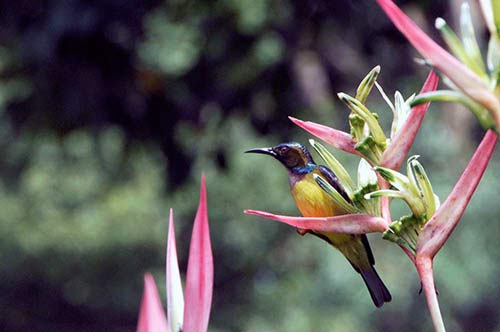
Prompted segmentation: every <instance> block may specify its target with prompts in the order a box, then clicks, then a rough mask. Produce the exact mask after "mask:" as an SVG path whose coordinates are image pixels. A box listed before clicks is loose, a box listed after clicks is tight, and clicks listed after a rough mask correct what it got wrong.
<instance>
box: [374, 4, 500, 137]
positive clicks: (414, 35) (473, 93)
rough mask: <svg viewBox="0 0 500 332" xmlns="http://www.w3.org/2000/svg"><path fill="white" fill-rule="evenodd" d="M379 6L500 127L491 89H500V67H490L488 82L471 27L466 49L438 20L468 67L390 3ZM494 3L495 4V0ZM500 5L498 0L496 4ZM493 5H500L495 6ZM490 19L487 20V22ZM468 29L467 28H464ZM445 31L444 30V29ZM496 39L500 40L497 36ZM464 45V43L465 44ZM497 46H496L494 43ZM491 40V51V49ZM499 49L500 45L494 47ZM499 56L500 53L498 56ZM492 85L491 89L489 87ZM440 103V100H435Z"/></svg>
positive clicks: (499, 113)
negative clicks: (499, 77)
mask: <svg viewBox="0 0 500 332" xmlns="http://www.w3.org/2000/svg"><path fill="white" fill-rule="evenodd" d="M377 2H378V3H379V5H380V7H382V9H383V10H384V11H385V13H386V14H387V16H389V18H390V19H391V21H392V22H393V23H394V25H395V26H396V28H398V30H399V31H401V33H403V35H404V36H405V37H406V38H407V39H408V41H409V42H410V43H411V44H412V45H413V46H414V47H415V48H416V49H417V51H418V52H419V53H420V54H422V55H423V56H424V57H425V59H426V60H427V61H428V62H429V63H430V64H431V65H432V66H434V67H436V68H437V69H439V70H440V71H441V72H442V73H443V74H444V75H446V77H447V78H449V79H450V80H451V82H452V83H453V86H454V87H456V88H457V89H459V90H460V91H461V92H463V93H464V94H465V95H466V96H467V97H468V98H470V99H472V100H473V101H475V102H476V103H478V104H480V105H482V106H483V107H484V108H485V109H486V110H487V111H488V112H489V114H490V116H491V117H492V118H493V119H494V122H495V124H496V127H497V128H500V100H499V98H498V97H497V96H495V93H494V92H492V89H493V90H494V89H496V88H497V87H498V83H499V82H498V75H497V73H498V67H496V66H495V68H490V71H491V79H490V81H489V82H488V80H487V75H486V73H484V75H483V72H482V68H483V67H484V66H482V65H481V63H479V62H478V61H479V60H478V59H479V58H480V57H478V56H477V54H475V53H477V51H476V50H475V47H474V46H473V47H471V46H470V45H471V43H473V41H472V37H473V35H471V33H470V30H471V29H470V28H468V29H467V31H465V33H464V35H465V36H464V37H465V39H466V40H467V45H466V46H467V47H463V46H462V44H461V43H460V42H459V41H458V39H457V38H456V36H454V34H452V33H451V32H450V30H449V29H448V28H447V27H446V25H445V23H443V22H444V21H443V20H442V19H441V20H438V24H437V25H438V27H440V28H441V29H444V32H443V35H444V39H445V40H446V41H448V44H449V46H450V48H451V49H452V51H454V53H455V54H456V55H457V56H459V57H460V58H461V59H462V61H464V62H465V63H466V64H469V65H470V66H471V67H472V68H469V67H468V66H467V65H466V64H464V63H462V62H461V61H460V60H458V59H457V58H456V57H454V56H453V55H451V54H450V53H448V52H447V51H445V50H444V49H443V48H442V47H441V46H439V45H438V44H437V43H435V42H434V41H433V40H432V39H431V38H430V37H429V36H427V35H426V34H425V33H424V32H423V31H422V30H421V29H420V28H419V27H418V26H417V25H416V24H415V23H414V22H413V21H412V20H411V19H410V18H409V17H408V16H406V15H405V14H404V13H403V12H402V11H401V10H400V9H399V8H398V7H397V6H396V5H395V4H394V3H393V2H392V1H391V0H377ZM493 2H495V1H493ZM496 2H498V1H496ZM494 6H497V5H496V4H495V5H494ZM467 10H468V7H464V8H463V11H467ZM462 17H463V19H462V22H464V24H465V25H467V24H468V23H467V15H466V14H464V15H462ZM488 20H489V19H488V18H487V21H488ZM463 30H465V28H464V29H463ZM442 31H443V30H442ZM493 40H498V36H497V34H495V37H493ZM464 44H465V43H464ZM494 44H495V43H494ZM491 47H492V46H491V40H490V49H491ZM494 47H496V50H498V43H496V44H495V46H494ZM496 56H497V57H498V54H497V55H496ZM490 85H492V86H490ZM434 100H436V101H437V100H439V99H437V98H436V99H434Z"/></svg>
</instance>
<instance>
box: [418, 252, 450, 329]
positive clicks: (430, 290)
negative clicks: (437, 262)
mask: <svg viewBox="0 0 500 332" xmlns="http://www.w3.org/2000/svg"><path fill="white" fill-rule="evenodd" d="M415 265H416V267H417V271H418V275H419V276H420V281H421V282H422V288H423V290H424V293H425V298H426V300H427V307H428V308H429V312H430V314H431V318H432V324H433V325H434V331H435V332H446V329H445V327H444V322H443V317H442V316H441V310H440V309H439V302H438V299H437V294H436V287H435V285H434V274H433V271H432V258H430V257H428V256H419V255H417V257H416V264H415Z"/></svg>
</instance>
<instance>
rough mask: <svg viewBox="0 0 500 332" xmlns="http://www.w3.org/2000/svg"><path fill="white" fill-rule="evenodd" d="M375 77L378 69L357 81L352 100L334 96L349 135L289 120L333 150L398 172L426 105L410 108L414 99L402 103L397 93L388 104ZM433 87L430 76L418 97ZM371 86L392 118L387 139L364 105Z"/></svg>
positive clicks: (305, 122)
mask: <svg viewBox="0 0 500 332" xmlns="http://www.w3.org/2000/svg"><path fill="white" fill-rule="evenodd" d="M379 73H380V67H379V66H377V67H375V68H374V69H372V70H371V71H370V72H369V73H368V75H367V76H366V77H365V78H364V79H363V80H362V81H361V83H360V85H359V87H358V89H357V91H356V96H355V97H351V96H349V95H348V94H346V93H343V92H341V93H339V94H338V96H339V98H340V100H342V101H343V102H344V103H345V104H346V105H347V106H348V107H349V108H350V109H351V114H350V115H349V124H350V127H351V130H350V133H346V132H343V131H340V130H337V129H334V128H330V127H327V126H325V125H322V124H318V123H314V122H310V121H302V120H299V119H296V118H293V117H289V118H290V120H291V121H292V122H293V123H295V124H296V125H298V126H299V127H301V128H303V129H305V130H306V131H308V132H309V133H311V134H312V135H314V136H316V137H318V138H320V139H321V140H323V141H325V142H327V143H329V144H331V145H333V146H334V147H336V148H337V149H340V150H343V151H345V152H348V153H351V154H356V155H358V156H361V157H363V158H365V159H366V160H367V161H369V162H370V163H371V164H372V165H383V166H385V167H389V168H392V169H398V168H399V167H400V166H401V164H402V163H403V161H404V159H405V157H406V155H407V153H408V151H409V150H410V148H411V146H412V144H413V142H414V140H415V137H416V135H417V132H418V129H419V128H420V125H421V123H422V120H423V118H424V116H425V113H426V112H427V108H428V106H429V103H423V104H420V105H418V106H416V107H413V108H412V107H411V106H410V104H411V103H412V102H413V99H414V98H415V96H414V95H413V96H410V97H409V98H407V99H406V100H405V99H404V98H403V96H402V95H401V93H399V92H396V94H395V101H394V103H392V102H391V101H390V100H389V98H388V97H387V96H386V94H385V93H384V91H383V89H382V87H380V85H378V83H376V80H377V77H378V74H379ZM437 83H438V77H437V75H436V74H435V73H434V72H430V73H429V76H428V77H427V80H426V81H425V83H424V86H423V87H422V90H421V92H420V93H421V94H422V93H425V92H430V91H434V90H435V89H436V86H437ZM375 85H376V86H377V88H378V89H379V91H380V92H381V94H382V96H383V98H384V100H385V101H386V102H387V104H388V105H389V108H390V109H391V111H392V112H393V115H394V116H393V123H392V127H391V135H390V138H387V137H386V136H385V134H384V131H383V130H382V128H381V126H380V124H379V122H378V115H377V114H375V113H373V112H371V111H370V110H369V109H368V108H367V107H366V105H365V102H366V97H367V96H368V94H369V93H370V91H371V90H372V88H373V86H375Z"/></svg>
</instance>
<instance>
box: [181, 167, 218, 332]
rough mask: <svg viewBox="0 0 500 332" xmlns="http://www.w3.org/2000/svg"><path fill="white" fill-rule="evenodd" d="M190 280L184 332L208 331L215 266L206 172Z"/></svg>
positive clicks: (188, 276) (190, 255)
mask: <svg viewBox="0 0 500 332" xmlns="http://www.w3.org/2000/svg"><path fill="white" fill-rule="evenodd" d="M186 279H187V280H186V293H185V301H186V304H185V310H184V326H183V331H184V332H206V331H207V329H208V320H209V318H210V307H211V305H212V290H213V282H214V266H213V257H212V246H211V243H210V230H209V227H208V213H207V194H206V184H205V175H204V174H203V175H202V177H201V188H200V204H199V206H198V212H197V213H196V218H195V220H194V225H193V233H192V235H191V245H190V249H189V261H188V268H187V277H186Z"/></svg>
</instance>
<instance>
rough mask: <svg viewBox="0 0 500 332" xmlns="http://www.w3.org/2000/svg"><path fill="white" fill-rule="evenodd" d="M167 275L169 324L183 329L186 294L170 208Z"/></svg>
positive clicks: (172, 328)
mask: <svg viewBox="0 0 500 332" xmlns="http://www.w3.org/2000/svg"><path fill="white" fill-rule="evenodd" d="M166 277H167V278H166V279H167V284H166V286H167V317H168V324H169V326H170V330H171V331H181V330H182V320H183V319H184V295H183V293H182V283H181V275H180V272H179V264H178V262H177V249H176V244H175V228H174V211H173V210H172V209H170V222H169V227H168V240H167V262H166Z"/></svg>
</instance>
